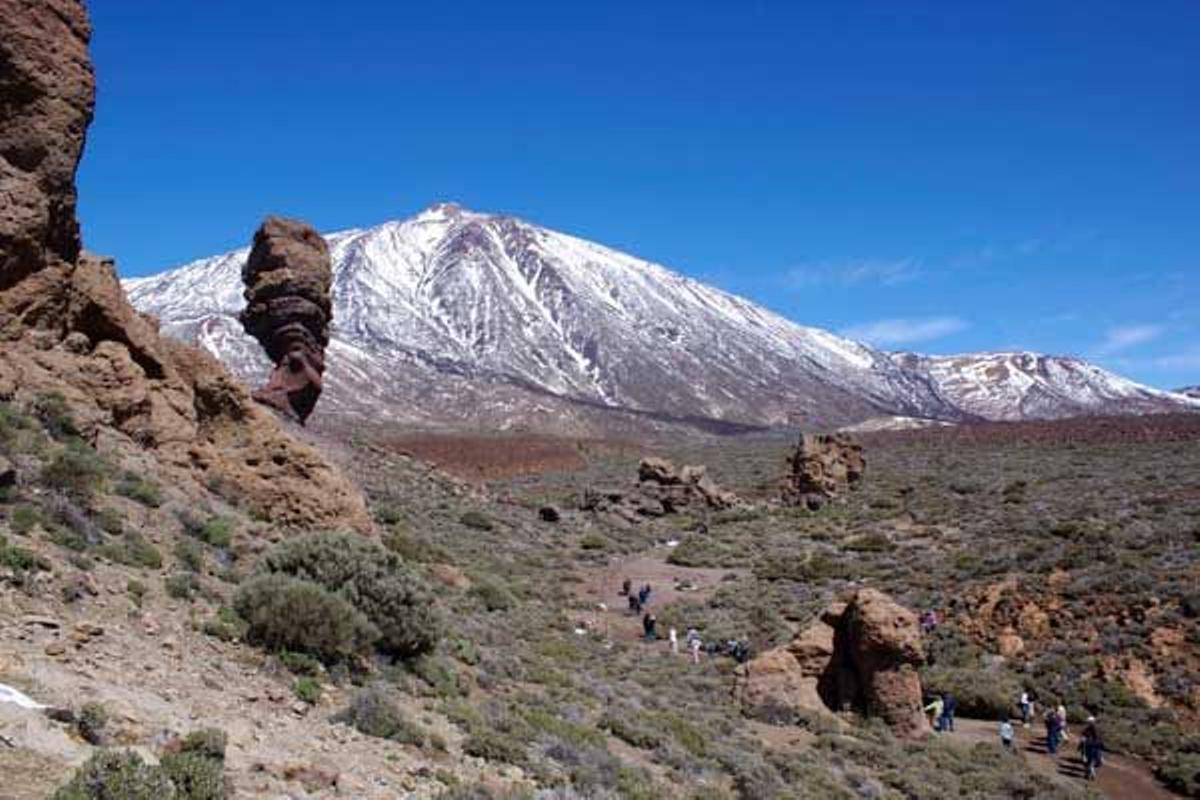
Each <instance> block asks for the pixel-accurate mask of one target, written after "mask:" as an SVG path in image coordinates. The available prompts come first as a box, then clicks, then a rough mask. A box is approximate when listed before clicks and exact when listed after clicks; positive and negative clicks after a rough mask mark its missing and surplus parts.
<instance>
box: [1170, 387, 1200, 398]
mask: <svg viewBox="0 0 1200 800" xmlns="http://www.w3.org/2000/svg"><path fill="white" fill-rule="evenodd" d="M1175 394H1181V395H1184V396H1185V397H1191V398H1194V399H1196V400H1200V386H1184V387H1182V388H1180V389H1176V390H1175Z"/></svg>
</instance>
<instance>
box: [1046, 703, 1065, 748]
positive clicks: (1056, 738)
mask: <svg viewBox="0 0 1200 800" xmlns="http://www.w3.org/2000/svg"><path fill="white" fill-rule="evenodd" d="M1045 722H1046V752H1047V753H1049V754H1050V755H1052V756H1053V755H1057V754H1058V745H1059V742H1061V741H1062V724H1061V723H1060V722H1059V719H1058V712H1057V711H1056V710H1054V709H1053V708H1048V709H1046V716H1045Z"/></svg>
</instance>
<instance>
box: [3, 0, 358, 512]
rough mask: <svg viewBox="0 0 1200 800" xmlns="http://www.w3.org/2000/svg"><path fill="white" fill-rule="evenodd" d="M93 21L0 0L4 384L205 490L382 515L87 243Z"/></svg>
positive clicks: (275, 508)
mask: <svg viewBox="0 0 1200 800" xmlns="http://www.w3.org/2000/svg"><path fill="white" fill-rule="evenodd" d="M88 35H89V26H88V23H87V16H86V13H85V11H84V8H83V6H82V4H80V3H78V2H73V1H72V0H38V2H21V0H0V112H2V116H0V264H2V271H0V400H10V401H11V400H16V401H18V402H25V401H31V400H32V399H33V398H35V397H36V396H37V395H39V394H42V393H46V392H57V393H60V394H62V395H63V397H64V398H65V399H66V400H67V402H68V403H69V405H70V406H71V410H72V412H73V413H74V414H75V415H76V417H77V418H78V419H79V421H80V423H81V427H82V430H83V433H84V435H85V436H86V437H87V438H88V439H89V440H90V441H91V442H92V443H93V444H96V445H97V446H99V447H101V448H102V449H106V450H110V451H117V452H120V451H125V450H129V451H133V450H137V451H141V452H143V453H146V454H148V455H150V456H151V457H153V458H154V459H155V460H156V462H157V463H158V465H159V466H160V467H161V469H162V473H163V477H164V478H170V479H173V480H175V481H176V482H177V483H179V484H180V485H181V486H185V485H190V486H193V487H194V490H195V491H196V492H197V493H199V492H203V491H206V489H205V488H204V487H207V486H212V485H214V484H221V485H224V486H227V487H232V488H233V490H234V491H236V493H237V495H238V499H239V501H240V502H242V503H243V504H244V505H245V506H247V507H249V508H250V509H252V510H253V511H255V512H256V513H257V514H259V515H261V516H263V517H265V518H267V519H269V520H271V521H272V522H273V523H275V524H277V525H279V526H281V527H285V528H304V527H349V528H354V529H357V530H361V531H368V530H370V529H371V521H370V517H369V516H368V514H367V512H366V508H365V504H364V502H363V499H362V496H361V494H360V493H359V492H358V491H357V490H356V489H355V488H354V487H353V486H352V485H351V484H350V483H349V481H347V480H346V479H345V478H344V477H343V476H342V475H341V474H340V473H339V472H337V471H336V470H335V469H334V468H332V467H331V466H330V465H329V464H328V463H326V462H325V461H324V460H323V459H322V458H321V457H320V456H319V455H318V454H317V453H316V452H315V451H314V450H312V449H311V448H310V447H308V446H306V445H304V444H301V443H299V442H297V441H295V440H294V439H293V438H292V437H290V436H289V435H287V433H285V432H284V431H283V430H282V429H281V427H280V425H279V423H278V421H277V420H276V419H275V418H274V417H273V416H272V415H271V414H270V413H269V412H266V411H264V410H263V409H261V408H259V407H258V406H257V405H256V404H255V403H253V402H252V401H251V400H250V397H249V395H248V394H247V393H246V391H245V389H243V388H242V387H241V386H239V385H238V384H237V383H236V382H235V381H234V380H233V379H232V378H231V377H230V376H229V375H228V373H226V372H225V370H224V369H223V368H222V367H221V366H220V364H218V363H217V362H216V361H215V360H213V359H212V358H210V357H208V356H206V355H204V354H202V353H200V352H199V351H197V350H196V349H194V348H192V347H188V346H185V345H182V344H178V343H175V342H171V341H168V340H166V339H164V338H162V337H160V336H159V334H158V329H157V323H156V322H154V321H153V320H151V319H148V318H145V317H142V316H141V315H139V314H138V313H137V312H136V311H134V309H133V308H132V306H130V305H129V302H128V300H127V299H126V297H125V295H124V292H123V291H122V289H121V286H120V283H119V282H118V280H117V277H116V273H115V271H114V268H113V263H112V261H111V260H105V259H100V258H96V257H93V256H88V255H81V253H80V244H79V228H78V223H77V222H76V220H75V185H74V173H75V167H76V165H77V164H78V162H79V157H80V154H81V153H82V149H83V144H84V134H85V131H86V128H87V124H88V123H89V122H90V120H91V111H92V103H93V96H94V85H93V80H92V71H91V66H90V63H89V61H88V58H87V43H88Z"/></svg>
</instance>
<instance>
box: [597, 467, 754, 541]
mask: <svg viewBox="0 0 1200 800" xmlns="http://www.w3.org/2000/svg"><path fill="white" fill-rule="evenodd" d="M737 503H738V498H737V495H735V494H734V493H733V492H731V491H729V490H727V489H722V488H721V487H720V486H718V485H717V484H716V482H715V481H713V479H712V478H710V477H708V470H707V469H706V468H705V467H703V466H684V467H683V468H677V467H676V466H675V465H674V464H672V463H671V462H670V461H667V460H666V459H663V458H644V459H642V461H641V463H640V464H639V465H638V482H637V487H636V488H635V489H634V490H633V491H629V492H627V491H624V490H620V489H617V490H604V491H597V490H591V489H589V490H587V491H586V492H584V496H583V502H582V503H581V504H580V508H581V509H582V510H584V511H593V512H596V513H597V514H599V515H601V516H603V517H604V518H605V519H607V520H608V521H609V522H611V523H614V524H617V525H623V524H636V523H638V522H639V521H641V519H642V518H644V517H661V516H664V515H666V514H675V513H680V512H683V511H687V510H692V511H697V510H699V511H721V510H724V509H728V508H733V507H734V506H735V505H737Z"/></svg>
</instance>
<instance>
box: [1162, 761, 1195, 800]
mask: <svg viewBox="0 0 1200 800" xmlns="http://www.w3.org/2000/svg"><path fill="white" fill-rule="evenodd" d="M1154 774H1155V776H1156V777H1157V778H1158V779H1159V780H1160V781H1162V782H1163V783H1165V784H1166V785H1167V786H1168V787H1169V788H1170V789H1171V790H1173V791H1174V792H1176V793H1177V794H1181V795H1183V796H1184V797H1200V753H1171V754H1170V755H1168V756H1167V759H1166V761H1164V762H1163V763H1162V764H1160V765H1159V766H1158V767H1157V768H1156V769H1155V770H1154Z"/></svg>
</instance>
